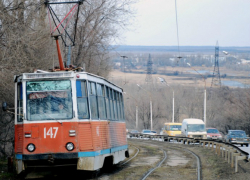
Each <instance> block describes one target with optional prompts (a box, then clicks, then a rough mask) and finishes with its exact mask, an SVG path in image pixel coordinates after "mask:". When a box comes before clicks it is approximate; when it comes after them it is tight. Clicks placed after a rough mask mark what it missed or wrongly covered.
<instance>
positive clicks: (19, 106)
mask: <svg viewBox="0 0 250 180" xmlns="http://www.w3.org/2000/svg"><path fill="white" fill-rule="evenodd" d="M22 87H23V86H22V83H18V84H17V122H22V121H23V88H22Z"/></svg>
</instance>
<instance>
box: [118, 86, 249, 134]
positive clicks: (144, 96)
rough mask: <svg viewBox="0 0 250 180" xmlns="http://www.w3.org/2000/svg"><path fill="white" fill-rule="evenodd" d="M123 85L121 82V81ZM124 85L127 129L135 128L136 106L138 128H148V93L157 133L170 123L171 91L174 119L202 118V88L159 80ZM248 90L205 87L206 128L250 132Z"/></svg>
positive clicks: (223, 132)
mask: <svg viewBox="0 0 250 180" xmlns="http://www.w3.org/2000/svg"><path fill="white" fill-rule="evenodd" d="M121 85H122V84H121ZM142 87H143V88H144V89H145V90H146V91H147V92H146V91H144V90H142V89H140V88H138V86H136V84H130V85H123V88H124V91H125V92H126V94H125V95H124V101H125V115H126V119H127V127H128V129H136V126H135V120H136V111H135V110H136V106H138V121H139V126H138V130H139V131H141V130H142V129H150V127H151V126H150V125H151V122H150V113H151V112H150V103H149V102H150V96H151V101H152V106H153V108H152V109H153V110H152V116H153V129H154V130H157V131H158V132H159V131H160V130H161V128H162V127H163V125H164V123H166V122H172V114H173V113H172V110H173V91H174V121H175V122H180V123H181V122H182V120H183V119H185V118H198V119H204V88H200V87H191V86H182V85H177V84H176V85H174V84H173V85H172V88H170V87H168V86H166V84H161V83H160V82H152V83H148V84H147V83H145V84H143V85H142ZM249 108H250V92H249V88H229V87H226V86H223V87H221V88H207V103H206V122H207V127H215V128H217V129H218V130H219V131H220V132H222V134H226V133H227V130H230V129H240V130H244V131H246V133H247V134H248V135H250V128H249V126H250V112H249Z"/></svg>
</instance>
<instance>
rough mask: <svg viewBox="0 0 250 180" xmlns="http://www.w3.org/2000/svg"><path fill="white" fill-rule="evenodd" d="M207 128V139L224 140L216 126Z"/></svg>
mask: <svg viewBox="0 0 250 180" xmlns="http://www.w3.org/2000/svg"><path fill="white" fill-rule="evenodd" d="M206 130H207V139H217V140H222V135H221V134H220V132H219V131H218V130H217V129H216V128H206Z"/></svg>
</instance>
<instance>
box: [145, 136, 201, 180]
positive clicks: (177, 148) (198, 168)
mask: <svg viewBox="0 0 250 180" xmlns="http://www.w3.org/2000/svg"><path fill="white" fill-rule="evenodd" d="M144 144H145V145H147V144H148V143H147V142H145V143H144ZM150 144H151V145H152V144H154V145H159V146H161V148H164V146H166V145H168V146H167V149H168V150H170V149H171V150H174V151H180V152H181V151H185V152H186V153H189V154H190V155H192V156H193V157H195V158H196V168H195V169H196V171H195V172H193V171H192V168H191V169H190V171H191V172H193V173H195V174H196V179H197V180H201V179H202V166H201V160H200V158H199V156H198V155H197V154H195V153H194V152H193V151H191V150H189V149H186V148H183V146H178V145H175V144H173V143H169V142H168V143H166V142H164V141H163V142H162V143H161V142H160V141H150ZM170 144H171V146H169V145H170ZM165 152H166V151H165ZM165 159H166V158H165ZM165 159H164V160H165ZM161 164H162V163H161ZM155 169H156V168H154V170H155ZM152 172H153V171H150V174H151V173H152ZM150 174H148V175H147V176H146V177H145V178H144V177H143V178H142V180H145V179H146V178H147V177H148V176H149V175H150ZM166 179H167V178H166Z"/></svg>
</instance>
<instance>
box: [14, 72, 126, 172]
mask: <svg viewBox="0 0 250 180" xmlns="http://www.w3.org/2000/svg"><path fill="white" fill-rule="evenodd" d="M79 74H80V76H79ZM79 74H74V73H58V72H57V73H44V74H35V73H30V74H23V76H19V77H18V78H17V79H16V102H15V106H16V110H15V111H16V112H15V113H16V116H15V154H16V156H15V157H16V162H17V165H16V168H17V172H18V173H20V172H21V171H23V170H25V168H26V167H28V165H29V163H31V161H32V163H33V162H37V164H38V165H39V163H40V160H41V161H43V162H42V163H44V162H45V161H46V165H48V166H50V165H51V164H50V163H51V161H54V160H55V162H59V161H60V160H62V161H60V162H61V163H63V164H67V162H69V161H70V162H72V161H71V160H74V161H73V162H74V164H75V166H77V169H79V170H97V169H100V168H102V167H103V164H104V161H105V158H107V157H108V158H109V159H110V158H112V160H113V164H117V163H118V162H120V161H122V160H124V159H125V158H126V157H125V155H126V154H128V145H127V138H126V124H125V122H124V112H123V108H124V105H123V98H122V89H121V88H119V87H118V86H115V85H114V84H112V83H110V82H108V81H107V80H105V79H104V78H101V77H98V76H95V75H91V74H87V73H79ZM57 76H58V78H56V77H57ZM40 77H41V79H39V78H40ZM50 77H51V79H50ZM60 77H62V78H60ZM77 77H78V79H77ZM81 78H83V79H81ZM85 78H86V79H85ZM89 81H90V83H89ZM93 83H94V85H93ZM98 83H99V84H98ZM55 84H57V86H55ZM38 85H39V86H38ZM90 86H91V89H90V88H89V87H90ZM93 88H96V89H94V90H95V91H93V92H94V93H91V94H90V91H92V90H93ZM98 88H99V89H98ZM96 92H98V93H97V94H96ZM91 98H92V99H91ZM95 98H96V103H95V104H92V106H91V103H92V101H90V100H94V99H95ZM78 100H79V101H78ZM99 103H102V104H99ZM61 104H62V105H61ZM98 104H99V105H103V106H99V105H98ZM93 105H96V106H97V107H95V106H93ZM105 107H106V108H105ZM96 108H97V109H98V112H97V111H96V112H94V110H95V109H96ZM84 109H85V110H86V111H87V115H86V116H85V115H84V113H85V111H82V110H84ZM105 110H106V112H105ZM88 111H89V112H88ZM92 111H93V112H92ZM93 113H95V115H96V114H99V115H97V116H95V117H93V116H92V115H93ZM111 115H112V116H111ZM101 117H104V119H102V118H101ZM61 118H63V119H61ZM111 119H112V120H111ZM118 119H119V120H118ZM69 142H70V143H73V144H74V148H73V150H68V149H67V148H66V144H67V143H69ZM30 144H33V145H35V149H34V151H28V145H30ZM57 160H59V161H57ZM68 160H69V161H68Z"/></svg>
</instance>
